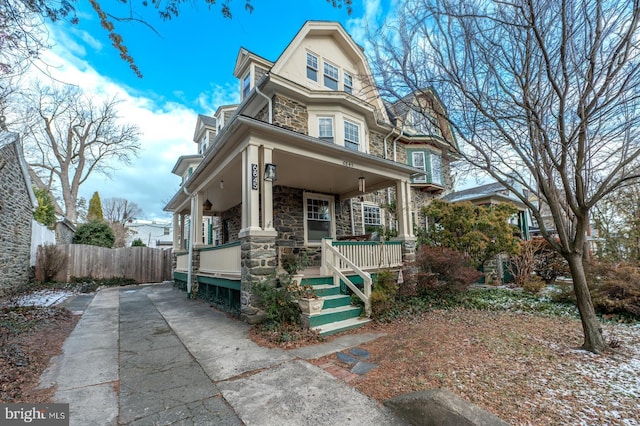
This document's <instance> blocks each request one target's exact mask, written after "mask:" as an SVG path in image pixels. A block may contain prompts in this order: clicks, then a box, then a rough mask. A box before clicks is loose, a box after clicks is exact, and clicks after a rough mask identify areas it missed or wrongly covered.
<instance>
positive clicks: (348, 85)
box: [342, 72, 353, 93]
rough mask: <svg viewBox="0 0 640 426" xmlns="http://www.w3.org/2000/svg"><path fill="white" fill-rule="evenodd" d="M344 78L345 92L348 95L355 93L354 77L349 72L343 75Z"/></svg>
mask: <svg viewBox="0 0 640 426" xmlns="http://www.w3.org/2000/svg"><path fill="white" fill-rule="evenodd" d="M342 74H343V76H344V91H345V92H347V93H353V76H352V75H351V74H349V73H348V72H344V73H342Z"/></svg>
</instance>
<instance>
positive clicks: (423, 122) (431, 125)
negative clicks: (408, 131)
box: [410, 110, 442, 136]
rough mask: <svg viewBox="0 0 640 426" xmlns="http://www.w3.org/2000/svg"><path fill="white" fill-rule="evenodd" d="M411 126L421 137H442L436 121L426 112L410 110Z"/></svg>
mask: <svg viewBox="0 0 640 426" xmlns="http://www.w3.org/2000/svg"><path fill="white" fill-rule="evenodd" d="M410 118H411V126H412V127H413V128H414V129H415V130H416V131H417V132H418V133H419V134H421V135H436V136H442V132H441V131H440V127H439V126H438V124H437V120H436V119H435V117H433V116H432V115H431V114H429V113H428V112H421V111H416V110H411V113H410Z"/></svg>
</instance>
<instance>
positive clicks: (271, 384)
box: [41, 284, 404, 425]
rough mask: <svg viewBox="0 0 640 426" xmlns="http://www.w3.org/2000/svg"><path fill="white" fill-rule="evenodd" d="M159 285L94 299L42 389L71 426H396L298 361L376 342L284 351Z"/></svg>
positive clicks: (360, 338) (357, 339)
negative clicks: (64, 410) (51, 391)
mask: <svg viewBox="0 0 640 426" xmlns="http://www.w3.org/2000/svg"><path fill="white" fill-rule="evenodd" d="M248 330H249V326H248V325H247V324H244V323H242V322H240V321H237V320H234V319H231V318H229V317H227V315H226V314H224V313H222V312H219V311H217V310H215V309H212V308H210V307H209V306H208V305H207V304H205V303H201V302H199V301H193V300H187V298H186V297H185V294H184V293H183V292H180V291H178V290H176V289H174V288H172V287H171V286H170V285H167V284H154V285H146V286H137V287H123V288H113V289H106V290H103V291H100V292H98V293H97V294H96V296H95V297H94V298H93V300H92V301H91V303H90V304H89V305H88V306H87V307H86V310H85V311H84V313H83V315H82V318H81V319H80V322H79V323H78V325H77V326H76V328H75V330H74V331H73V332H72V333H71V335H70V336H69V338H68V339H67V340H66V342H65V344H64V347H63V354H62V355H61V356H59V357H56V358H54V359H53V360H52V363H51V365H50V366H49V368H48V369H47V371H46V372H45V373H44V374H43V376H42V377H41V385H42V386H43V387H49V386H53V385H56V386H57V389H56V393H55V396H54V402H67V403H69V404H70V411H71V414H70V420H71V421H70V424H71V425H117V424H122V425H162V424H180V425H191V424H193V425H242V424H246V425H323V424H326V425H329V424H330V425H336V424H339V425H345V424H350V425H396V424H404V423H403V422H402V421H401V420H399V419H398V418H396V417H394V416H393V414H391V413H390V412H389V411H388V410H387V409H386V408H385V407H383V406H381V405H380V404H378V403H377V402H375V401H373V400H371V399H370V398H368V397H366V396H365V395H363V394H361V393H359V392H357V391H356V390H354V389H353V388H351V387H350V386H348V385H347V384H345V383H344V382H342V381H339V380H337V379H336V378H335V377H333V376H332V375H331V374H329V373H327V372H326V371H324V370H323V369H321V368H318V367H315V366H314V365H312V364H310V363H308V362H306V361H305V360H306V359H313V358H318V357H321V356H324V355H328V354H331V353H334V352H338V351H342V350H344V349H346V348H349V347H353V346H357V345H358V344H361V343H363V342H365V341H368V340H371V339H373V338H375V335H370V334H360V335H349V336H343V337H341V338H337V339H335V340H333V341H332V342H329V343H325V344H321V345H316V346H313V347H306V348H302V349H298V350H291V351H284V350H279V349H267V348H262V347H260V346H258V345H256V344H255V343H253V342H252V341H251V340H250V339H249V338H248Z"/></svg>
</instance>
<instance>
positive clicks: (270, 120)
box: [256, 86, 273, 124]
mask: <svg viewBox="0 0 640 426" xmlns="http://www.w3.org/2000/svg"><path fill="white" fill-rule="evenodd" d="M256 93H257V94H258V95H260V96H262V97H263V98H265V99H266V100H267V102H269V124H273V104H272V101H271V98H270V97H268V96H267V95H265V94H264V93H262V92H261V91H260V89H259V88H258V86H256Z"/></svg>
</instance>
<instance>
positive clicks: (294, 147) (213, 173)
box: [165, 116, 423, 213]
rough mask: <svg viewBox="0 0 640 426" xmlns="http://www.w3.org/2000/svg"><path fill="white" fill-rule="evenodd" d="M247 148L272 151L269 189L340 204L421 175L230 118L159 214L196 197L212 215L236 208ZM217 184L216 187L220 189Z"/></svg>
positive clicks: (176, 209) (267, 126) (277, 129)
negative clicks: (362, 187)
mask: <svg viewBox="0 0 640 426" xmlns="http://www.w3.org/2000/svg"><path fill="white" fill-rule="evenodd" d="M249 145H256V146H259V147H263V148H267V149H271V150H272V163H273V164H275V165H276V167H277V181H276V182H275V183H274V185H281V186H287V187H293V188H300V189H303V190H305V191H310V192H318V193H326V194H334V195H337V196H338V197H339V198H340V199H342V200H344V199H349V198H351V197H355V196H358V195H361V192H359V188H358V184H359V178H361V177H362V178H364V179H365V183H366V191H367V192H371V191H374V190H378V189H383V188H388V187H391V186H394V185H395V184H396V182H398V181H401V180H409V179H410V178H411V177H412V176H418V175H421V174H423V173H421V172H420V170H419V169H416V168H413V167H411V166H408V165H405V164H401V163H397V162H394V161H391V160H386V159H383V158H380V157H376V156H373V155H369V154H365V153H362V152H358V151H353V150H350V149H347V148H344V147H342V146H338V145H335V144H333V143H328V142H324V141H321V140H319V139H317V138H314V137H310V136H307V135H304V134H301V133H297V132H294V131H291V130H287V129H284V128H281V127H278V126H275V125H272V124H269V123H266V122H263V121H259V120H256V119H253V118H250V117H247V116H236V117H234V119H233V120H232V121H231V122H230V123H229V124H228V125H227V126H225V127H224V128H223V129H222V133H221V134H220V138H219V139H217V143H216V145H215V146H214V147H213V148H212V149H211V150H210V151H209V152H208V153H207V155H206V157H205V158H204V159H203V161H202V162H201V165H200V166H199V167H198V168H197V169H196V170H195V171H194V173H193V174H192V175H191V177H190V178H189V179H188V180H187V181H186V182H185V184H184V185H183V187H182V188H181V190H180V191H179V192H178V193H176V194H175V195H174V197H173V198H172V199H171V201H169V203H168V204H167V206H166V207H165V210H168V211H172V212H176V213H188V211H189V210H190V205H189V198H190V197H189V196H190V194H193V193H194V192H200V193H202V194H203V197H204V198H205V199H208V200H209V201H210V202H211V203H212V205H213V210H214V211H225V210H228V209H229V208H231V207H233V206H235V205H237V204H239V203H240V202H241V194H242V152H243V151H244V150H245V149H246V147H247V146H249ZM221 183H222V184H221Z"/></svg>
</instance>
